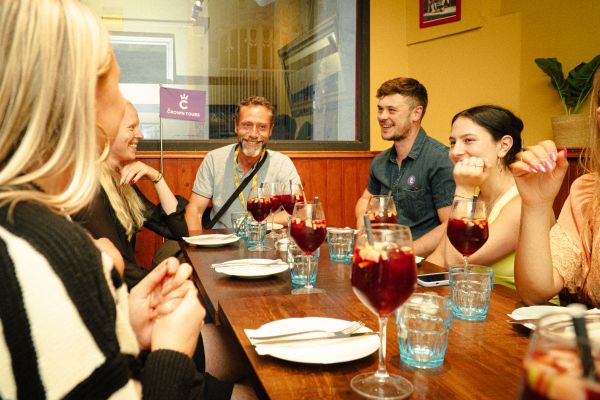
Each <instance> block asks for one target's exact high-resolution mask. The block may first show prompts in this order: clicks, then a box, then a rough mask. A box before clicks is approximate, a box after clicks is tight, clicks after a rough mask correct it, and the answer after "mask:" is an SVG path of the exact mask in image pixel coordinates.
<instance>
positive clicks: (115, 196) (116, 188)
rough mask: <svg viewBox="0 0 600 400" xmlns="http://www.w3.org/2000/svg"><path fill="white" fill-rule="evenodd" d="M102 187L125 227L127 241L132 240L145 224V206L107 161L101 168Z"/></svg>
mask: <svg viewBox="0 0 600 400" xmlns="http://www.w3.org/2000/svg"><path fill="white" fill-rule="evenodd" d="M99 177H100V185H102V189H104V192H105V193H106V196H107V197H108V201H109V202H110V206H111V207H112V209H113V210H114V212H115V215H116V216H117V219H118V220H119V222H120V223H121V225H123V228H124V229H125V233H126V234H127V239H131V237H132V236H133V235H135V234H136V233H137V232H138V231H139V230H140V229H141V228H142V225H143V224H144V210H145V208H144V204H143V203H142V200H141V199H140V198H139V196H138V195H137V193H136V192H135V190H134V189H133V187H132V186H131V185H129V184H128V183H125V184H123V185H121V184H120V183H119V182H120V179H121V176H120V175H119V173H118V172H116V171H114V170H113V169H112V168H111V167H110V166H109V164H108V162H107V161H104V162H103V163H102V168H100V174H99Z"/></svg>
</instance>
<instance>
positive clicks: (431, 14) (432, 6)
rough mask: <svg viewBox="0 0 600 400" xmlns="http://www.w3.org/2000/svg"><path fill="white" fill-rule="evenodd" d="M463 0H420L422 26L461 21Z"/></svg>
mask: <svg viewBox="0 0 600 400" xmlns="http://www.w3.org/2000/svg"><path fill="white" fill-rule="evenodd" d="M460 1H461V0H419V2H420V3H419V4H420V5H419V25H420V26H421V28H427V27H428V26H434V25H440V24H445V23H448V22H453V21H460Z"/></svg>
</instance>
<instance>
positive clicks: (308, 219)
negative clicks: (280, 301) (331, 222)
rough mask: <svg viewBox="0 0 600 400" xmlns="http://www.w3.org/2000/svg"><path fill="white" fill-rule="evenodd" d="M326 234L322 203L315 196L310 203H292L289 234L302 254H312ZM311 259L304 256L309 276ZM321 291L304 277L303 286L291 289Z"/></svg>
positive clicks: (308, 291)
mask: <svg viewBox="0 0 600 400" xmlns="http://www.w3.org/2000/svg"><path fill="white" fill-rule="evenodd" d="M326 235H327V222H326V220H325V211H323V204H321V203H319V202H318V199H317V198H316V197H315V200H314V202H312V203H307V202H297V203H296V204H295V205H294V212H293V213H292V218H291V219H290V236H291V237H292V238H293V239H294V241H295V242H296V244H297V245H298V247H299V248H300V249H301V250H302V251H303V252H304V254H306V255H307V256H310V255H312V253H314V252H315V251H316V250H317V249H318V248H319V246H321V244H322V243H323V241H324V240H325V236H326ZM312 259H313V257H306V276H310V274H311V270H312V265H311V264H312ZM323 292H324V290H323V289H318V288H316V287H314V286H313V285H312V284H311V280H310V279H306V284H305V285H304V287H301V288H295V289H293V290H292V294H313V293H323Z"/></svg>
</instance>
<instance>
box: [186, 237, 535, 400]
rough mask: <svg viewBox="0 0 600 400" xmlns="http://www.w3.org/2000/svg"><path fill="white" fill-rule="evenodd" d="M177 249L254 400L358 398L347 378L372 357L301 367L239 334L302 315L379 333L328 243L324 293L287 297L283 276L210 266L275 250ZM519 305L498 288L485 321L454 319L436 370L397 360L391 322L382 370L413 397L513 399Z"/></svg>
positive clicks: (370, 365)
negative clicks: (401, 380)
mask: <svg viewBox="0 0 600 400" xmlns="http://www.w3.org/2000/svg"><path fill="white" fill-rule="evenodd" d="M211 232H218V230H217V231H211ZM182 248H183V250H184V254H185V256H186V258H187V260H188V261H189V262H190V264H191V265H192V266H193V269H194V280H195V283H196V285H197V286H198V289H199V292H200V294H201V297H202V300H203V303H204V305H205V307H206V309H207V313H208V314H209V315H210V316H212V317H213V318H214V319H215V322H216V323H217V324H219V325H221V327H222V329H223V331H224V332H226V334H227V336H229V337H230V340H232V342H233V343H234V344H235V345H236V346H239V349H240V350H241V351H242V352H243V354H244V355H245V356H246V359H247V362H248V370H249V374H250V379H251V381H252V383H253V386H254V389H255V390H256V393H257V394H258V396H259V398H264V399H317V398H325V399H359V398H361V397H360V396H359V395H358V394H356V393H355V392H354V391H353V390H352V389H351V387H350V380H351V379H352V377H354V376H355V375H357V374H359V373H363V372H375V370H376V369H377V362H378V357H377V352H375V353H374V354H372V355H370V356H367V357H364V358H362V359H358V360H353V361H348V362H344V363H338V364H301V363H294V362H290V361H284V360H280V359H277V358H274V357H272V356H260V355H258V354H257V353H256V351H255V350H254V347H253V346H252V344H251V343H250V341H249V339H248V338H247V336H246V334H245V333H244V329H257V328H259V327H260V326H262V325H264V324H266V323H269V322H272V321H276V320H281V319H284V318H301V317H327V318H336V319H343V320H347V321H355V320H361V321H364V322H365V323H366V326H367V327H368V328H370V329H372V330H374V331H377V330H378V322H377V318H376V316H375V315H374V314H373V313H371V312H370V311H369V310H368V309H367V308H366V307H365V306H364V305H363V304H362V303H361V302H360V301H359V300H358V298H357V297H356V296H355V295H354V293H353V291H352V287H351V285H350V276H351V270H352V267H351V265H350V264H343V263H334V262H331V261H330V260H329V256H328V250H327V245H326V244H325V245H323V246H322V247H321V249H320V259H319V263H318V275H317V284H316V286H317V287H319V288H321V289H324V290H325V293H321V294H310V295H292V294H291V293H290V292H291V280H290V274H289V271H286V272H282V273H279V274H276V275H273V276H270V277H265V278H260V279H252V280H248V279H240V278H235V277H229V276H227V275H224V274H220V273H217V272H216V271H215V270H214V269H213V268H211V264H213V263H218V262H223V261H228V260H234V259H243V258H270V259H275V258H279V257H285V256H284V253H280V252H278V251H276V250H273V251H268V252H261V253H251V252H249V251H248V250H247V249H246V246H245V242H244V241H243V240H240V241H239V242H237V243H235V244H230V245H228V246H224V247H215V248H207V247H197V246H193V245H187V244H185V243H184V242H182ZM284 259H285V258H284ZM417 268H418V273H429V272H437V271H440V269H441V268H440V267H438V266H436V265H433V264H431V263H428V262H426V261H423V262H421V263H420V264H419V265H418V267H417ZM416 291H417V292H427V291H430V292H436V293H438V294H442V295H447V294H449V288H448V287H447V286H442V287H436V288H422V287H417V288H416ZM521 306H523V304H522V303H520V302H519V300H518V298H517V296H516V293H515V291H514V290H512V289H509V288H506V287H503V286H500V285H496V286H495V287H494V289H493V291H492V296H491V301H490V308H489V311H488V315H487V318H486V319H485V320H484V321H479V322H474V321H463V320H459V319H456V318H454V319H453V320H452V325H451V329H450V333H449V337H448V348H447V351H446V356H445V359H444V363H443V365H442V366H440V367H438V368H435V369H417V368H413V367H409V366H407V365H406V364H404V363H402V362H401V360H400V356H399V346H398V338H397V329H396V323H395V318H394V317H393V316H392V317H390V318H389V323H388V327H387V341H386V347H387V367H388V371H389V372H390V373H392V374H398V375H402V376H404V377H405V378H407V379H408V380H409V381H411V382H412V383H413V385H414V393H413V394H412V397H411V398H412V399H515V398H517V395H518V391H519V384H520V379H521V360H522V359H523V356H524V355H525V352H526V350H527V345H528V337H529V333H530V332H529V331H528V330H527V328H525V327H522V326H520V325H513V324H509V323H508V322H507V319H509V318H508V317H507V314H510V313H511V312H512V311H513V310H514V309H515V308H518V307H521Z"/></svg>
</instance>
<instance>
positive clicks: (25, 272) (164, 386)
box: [0, 0, 204, 399]
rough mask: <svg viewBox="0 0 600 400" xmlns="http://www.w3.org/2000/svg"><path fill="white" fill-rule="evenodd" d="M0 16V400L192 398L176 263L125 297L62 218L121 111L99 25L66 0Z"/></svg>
mask: <svg viewBox="0 0 600 400" xmlns="http://www.w3.org/2000/svg"><path fill="white" fill-rule="evenodd" d="M0 27H1V28H0V59H1V60H2V62H0V274H1V277H0V293H2V296H0V319H1V326H2V329H0V398H22V399H34V398H49V399H58V398H65V397H69V398H109V397H118V398H121V399H134V398H141V397H142V395H143V397H144V398H156V399H167V398H168V399H181V398H188V397H192V396H194V395H195V394H197V393H200V395H199V396H196V398H202V385H203V381H202V379H201V378H200V379H197V377H196V375H195V369H194V365H193V362H192V360H191V358H190V356H191V354H193V352H194V349H195V346H196V339H197V337H198V332H199V331H200V329H201V327H202V323H203V322H202V319H203V316H204V309H203V308H202V306H201V305H200V303H199V302H198V299H197V292H196V290H195V289H194V287H193V284H192V283H191V282H190V281H189V280H188V279H187V278H188V277H189V275H190V273H191V269H190V267H189V266H188V265H185V264H184V265H181V266H180V265H179V264H178V263H177V261H176V260H174V259H171V260H169V261H168V262H166V263H163V264H161V265H160V266H159V267H158V268H156V269H155V270H154V271H153V272H152V273H151V274H150V275H149V276H148V277H147V278H146V279H144V280H143V281H142V282H140V284H139V285H137V287H136V288H135V290H133V291H132V292H131V294H130V295H129V296H128V295H127V291H126V290H125V287H124V285H123V284H122V283H121V280H120V279H119V276H118V273H117V272H116V270H115V269H114V267H113V262H112V260H111V259H110V257H109V256H107V255H106V253H103V252H100V251H98V249H97V248H96V246H94V242H93V241H92V240H91V239H90V237H89V236H88V234H87V233H86V232H85V231H84V230H82V229H81V228H79V227H77V226H76V225H75V224H73V223H72V222H70V221H69V220H68V218H67V215H69V214H72V213H76V212H78V211H79V210H81V209H82V208H83V207H84V206H85V205H86V204H87V203H88V202H89V201H90V200H91V199H92V198H93V196H94V195H95V193H96V190H97V180H96V179H97V178H96V176H97V173H96V172H97V171H96V169H97V165H98V163H97V161H95V160H97V159H98V155H99V153H100V152H99V149H101V148H102V147H103V146H104V144H105V139H108V140H110V139H111V138H113V137H114V136H115V135H116V132H117V130H118V126H119V122H120V120H121V119H122V116H123V113H124V106H125V104H124V101H123V99H122V97H121V94H120V92H119V88H118V80H119V67H118V65H117V64H116V62H115V60H114V56H113V55H112V51H111V49H110V45H109V41H108V35H107V33H106V31H105V30H104V29H102V28H101V25H100V21H99V20H98V19H97V18H96V17H95V16H94V15H93V14H92V13H91V11H89V9H88V8H87V7H86V6H84V5H83V4H82V3H81V2H79V1H75V0H19V1H13V0H0ZM96 132H101V134H99V135H98V136H99V137H102V139H101V140H100V141H99V143H100V146H97V143H96ZM107 246H108V244H107V243H106V242H103V244H102V245H99V247H103V248H108V247H107ZM115 257H116V256H115ZM116 258H118V257H116ZM158 317H160V323H156V321H157V318H158ZM140 350H148V351H149V353H148V354H147V357H145V358H144V359H141V358H138V357H137V356H138V354H139V352H140ZM173 382H177V385H174V384H173Z"/></svg>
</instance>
